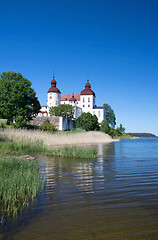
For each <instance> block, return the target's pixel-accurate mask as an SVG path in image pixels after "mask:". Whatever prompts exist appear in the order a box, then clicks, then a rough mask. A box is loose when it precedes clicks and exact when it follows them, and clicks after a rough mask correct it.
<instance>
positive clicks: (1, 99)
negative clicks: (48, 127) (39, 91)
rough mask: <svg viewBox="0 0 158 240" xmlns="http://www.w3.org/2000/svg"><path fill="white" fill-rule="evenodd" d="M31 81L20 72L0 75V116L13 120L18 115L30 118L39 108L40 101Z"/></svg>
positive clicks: (26, 118)
mask: <svg viewBox="0 0 158 240" xmlns="http://www.w3.org/2000/svg"><path fill="white" fill-rule="evenodd" d="M31 85H32V84H31V82H30V81H29V80H28V79H26V78H24V77H23V76H22V75H21V74H20V73H15V72H3V73H2V74H1V75H0V118H6V119H8V121H9V122H13V120H15V119H16V118H17V117H18V116H21V117H23V119H25V120H26V121H28V120H31V119H32V118H33V116H36V115H37V114H38V112H39V110H40V103H39V101H38V99H37V97H36V93H35V91H34V90H33V89H32V88H31Z"/></svg>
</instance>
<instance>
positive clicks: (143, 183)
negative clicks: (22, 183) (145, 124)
mask: <svg viewBox="0 0 158 240" xmlns="http://www.w3.org/2000/svg"><path fill="white" fill-rule="evenodd" d="M96 148H97V149H98V151H99V158H98V159H97V160H72V159H60V158H58V159H57V158H56V159H55V158H49V159H48V158H45V159H44V158H41V157H39V162H40V166H41V172H45V173H46V177H47V183H46V187H45V189H44V191H43V193H42V194H40V195H39V196H38V199H37V202H36V203H35V204H34V206H33V207H32V208H30V210H29V211H28V210H26V211H25V212H24V213H23V214H22V215H21V216H20V217H19V219H18V220H17V222H15V223H14V224H13V223H12V222H10V223H8V224H6V225H5V227H3V228H2V231H3V236H2V235H1V238H2V239H14V240H15V239H18V240H26V239H27V240H29V239H34V240H36V239H37V240H52V239H53V240H58V239H59V240H63V239H67V240H79V239H80V240H91V239H97V240H101V239H103V240H104V239H108V240H109V239H121V240H124V239H125V240H127V239H139V240H140V239H158V139H157V138H155V139H151V138H149V139H135V140H134V139H132V140H122V141H120V142H116V143H112V144H109V145H99V146H96Z"/></svg>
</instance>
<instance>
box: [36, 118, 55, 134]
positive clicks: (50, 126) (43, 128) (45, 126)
mask: <svg viewBox="0 0 158 240" xmlns="http://www.w3.org/2000/svg"><path fill="white" fill-rule="evenodd" d="M39 129H40V130H41V131H49V132H55V131H56V130H57V129H56V127H55V126H54V124H53V123H51V122H50V121H49V119H46V120H45V121H44V122H43V123H42V124H41V126H40V127H39Z"/></svg>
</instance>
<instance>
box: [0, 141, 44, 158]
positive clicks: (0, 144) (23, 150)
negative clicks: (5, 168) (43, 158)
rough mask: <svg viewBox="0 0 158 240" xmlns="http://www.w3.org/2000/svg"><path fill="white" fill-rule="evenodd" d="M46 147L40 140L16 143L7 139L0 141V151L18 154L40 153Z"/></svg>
mask: <svg viewBox="0 0 158 240" xmlns="http://www.w3.org/2000/svg"><path fill="white" fill-rule="evenodd" d="M45 151H46V148H45V146H44V144H43V142H41V141H37V142H36V143H31V142H30V143H17V142H9V141H0V153H3V154H8V155H14V156H19V155H22V154H31V153H42V152H45Z"/></svg>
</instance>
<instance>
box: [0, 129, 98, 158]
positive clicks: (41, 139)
mask: <svg viewBox="0 0 158 240" xmlns="http://www.w3.org/2000/svg"><path fill="white" fill-rule="evenodd" d="M75 135H76V134H75V133H73V134H72V135H71V134H58V135H55V136H56V137H55V138H54V139H53V136H54V134H50V133H45V132H40V135H39V131H27V130H17V129H16V130H15V129H9V130H3V131H1V132H0V152H1V153H4V154H10V155H11V154H12V155H21V154H24V153H25V154H29V153H43V154H46V155H51V156H58V157H73V158H97V156H98V154H97V151H96V150H95V149H94V148H91V147H89V146H88V147H80V146H79V145H78V146H70V144H68V143H69V141H70V142H71V141H72V139H73V140H74V139H75V138H78V137H79V138H80V136H78V134H77V135H76V137H75V138H74V136H75ZM37 136H38V137H37ZM62 136H63V138H64V140H62ZM72 136H73V137H72ZM69 137H70V139H69ZM58 138H59V139H60V140H61V142H60V143H62V144H56V145H55V143H56V142H57V141H58V140H57V139H58ZM71 138H72V139H71ZM68 139H69V140H68ZM82 139H84V137H83V136H82ZM45 140H46V142H45ZM66 140H67V141H66ZM63 142H64V143H65V144H63ZM67 144H68V145H67ZM61 145H62V146H61ZM64 145H65V146H64Z"/></svg>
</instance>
